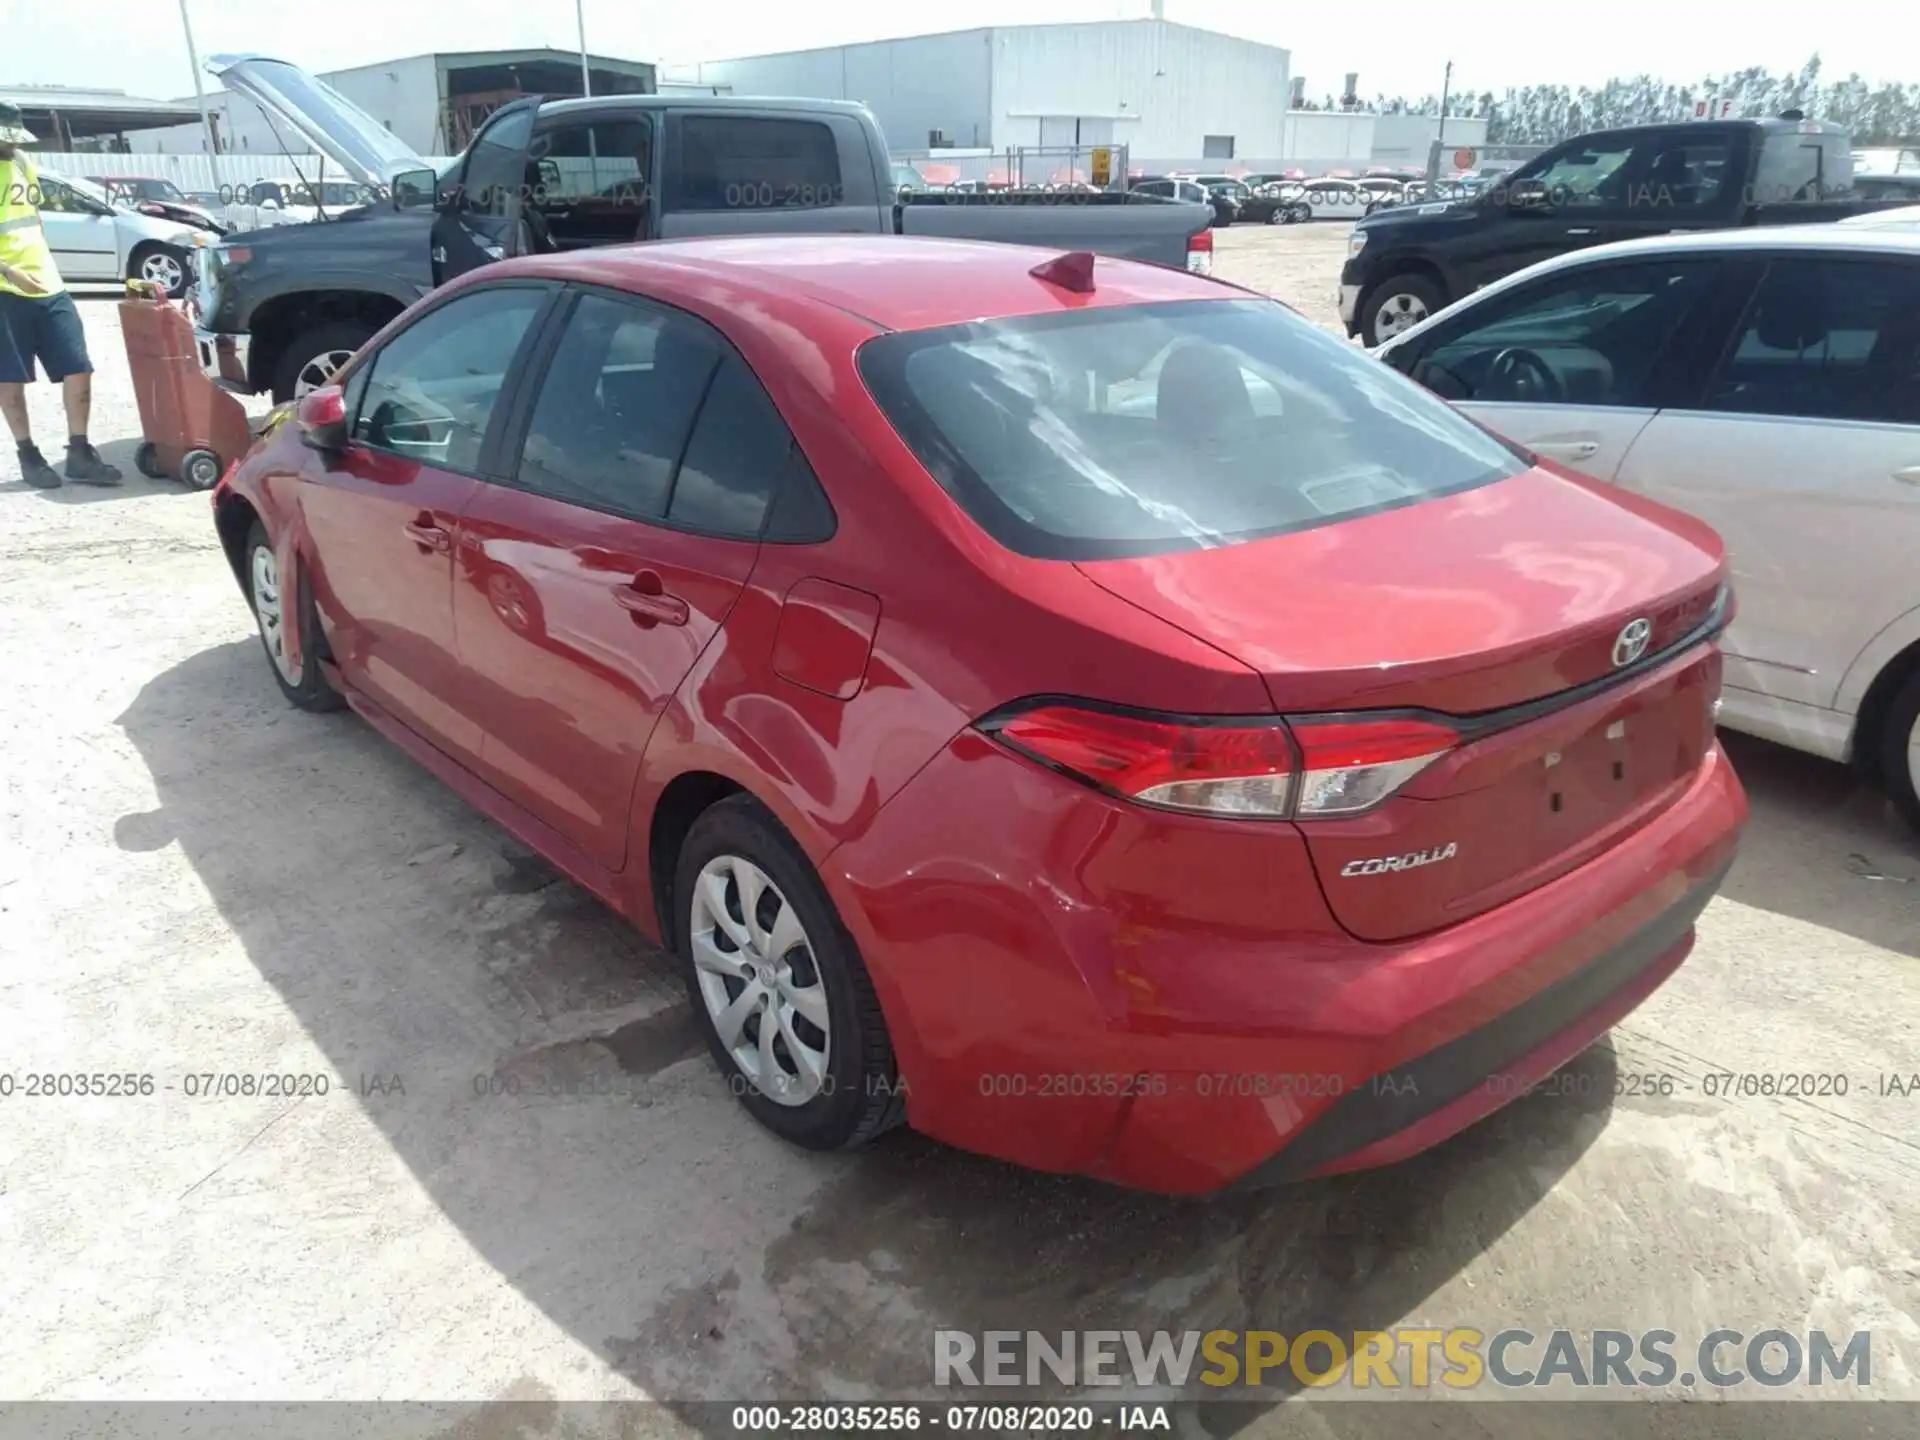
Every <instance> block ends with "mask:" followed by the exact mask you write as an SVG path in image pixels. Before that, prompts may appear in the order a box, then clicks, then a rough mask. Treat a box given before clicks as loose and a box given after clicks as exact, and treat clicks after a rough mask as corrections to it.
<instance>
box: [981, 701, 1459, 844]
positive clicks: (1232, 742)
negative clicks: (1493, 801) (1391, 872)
mask: <svg viewBox="0 0 1920 1440" xmlns="http://www.w3.org/2000/svg"><path fill="white" fill-rule="evenodd" d="M981 728H982V729H983V730H984V731H986V733H988V734H990V735H992V736H993V737H994V738H995V739H997V740H999V741H1000V743H1002V744H1003V745H1006V746H1007V747H1008V748H1010V749H1012V750H1015V751H1018V752H1019V753H1021V754H1023V755H1026V756H1027V757H1028V758H1030V759H1034V760H1038V761H1039V762H1041V763H1042V764H1044V765H1047V766H1049V767H1051V768H1053V769H1056V770H1060V771H1063V772H1065V773H1067V774H1069V775H1072V776H1074V777H1075V778H1077V779H1079V780H1082V781H1084V782H1086V783H1088V784H1090V785H1094V786H1097V787H1098V788H1100V789H1102V790H1105V791H1107V792H1109V793H1111V794H1115V795H1118V796H1121V797H1122V798H1124V799H1127V800H1132V801H1135V802H1136V803H1138V804H1142V805H1152V806H1156V807H1158V808H1160V809H1165V810H1183V811H1188V812H1191V813H1196V814H1203V815H1218V816H1223V817H1227V818H1234V819H1243V820H1288V819H1300V820H1311V819H1316V818H1324V817H1328V816H1336V815H1356V814H1359V813H1360V812H1361V811H1363V810H1368V809H1371V808H1372V807H1374V806H1375V805H1378V804H1379V803H1380V802H1381V801H1383V800H1385V799H1386V798H1387V797H1388V796H1390V795H1392V794H1393V793H1394V791H1396V790H1398V789H1399V788H1400V787H1401V786H1402V785H1404V784H1405V783H1406V782H1407V781H1408V780H1410V779H1412V778H1413V777H1414V776H1415V775H1417V774H1418V773H1419V772H1420V771H1421V770H1424V769H1425V768H1426V767H1427V766H1428V765H1430V764H1432V763H1433V762H1434V761H1435V760H1437V759H1439V758H1440V757H1441V756H1442V755H1444V754H1445V753H1446V752H1447V751H1448V750H1449V749H1451V748H1452V747H1453V746H1454V745H1456V744H1457V743H1458V742H1459V735H1458V734H1457V733H1456V732H1455V731H1453V730H1451V729H1449V728H1448V727H1447V726H1445V725H1441V724H1437V723H1433V722H1428V721H1423V720H1407V719H1399V718H1389V719H1380V720H1366V719H1350V718H1339V719H1326V720H1322V719H1317V718H1314V717H1311V716H1309V717H1302V718H1298V719H1293V720H1290V721H1283V720H1281V719H1280V718H1279V717H1277V716H1276V717H1274V718H1272V719H1259V718H1249V719H1244V720H1239V719H1235V720H1214V719H1157V718H1155V719H1149V718H1146V717H1142V716H1135V715H1118V714H1112V713H1110V712H1107V711H1101V710H1088V709H1082V708H1081V707H1079V706H1075V705H1044V706H1040V707H1038V708H1036V709H1033V710H1026V711H1022V712H1020V713H1018V714H1015V715H1012V716H1009V717H1007V718H1005V719H997V720H987V721H984V722H982V724H981Z"/></svg>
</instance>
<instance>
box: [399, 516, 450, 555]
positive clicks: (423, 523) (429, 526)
mask: <svg viewBox="0 0 1920 1440" xmlns="http://www.w3.org/2000/svg"><path fill="white" fill-rule="evenodd" d="M400 528H401V529H402V530H404V531H406V532H407V538H408V539H409V540H411V541H413V543H414V544H416V545H418V546H419V547H420V553H421V554H423V555H424V554H426V553H427V552H428V551H430V550H431V551H436V552H438V553H439V554H442V555H450V554H452V553H453V536H451V535H449V534H448V533H447V532H446V531H445V530H443V529H441V528H440V527H439V526H438V525H436V524H434V523H433V517H432V516H431V515H427V514H422V515H421V516H420V517H419V518H418V519H416V520H409V521H408V522H407V523H406V524H405V525H402V526H401V527H400Z"/></svg>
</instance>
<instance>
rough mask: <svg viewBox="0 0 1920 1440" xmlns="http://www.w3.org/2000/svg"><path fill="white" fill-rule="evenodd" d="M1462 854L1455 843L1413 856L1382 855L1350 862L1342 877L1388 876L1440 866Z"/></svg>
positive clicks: (1438, 846)
mask: <svg viewBox="0 0 1920 1440" xmlns="http://www.w3.org/2000/svg"><path fill="white" fill-rule="evenodd" d="M1459 853H1460V846H1459V845H1458V844H1457V843H1454V842H1451V841H1450V842H1448V843H1447V844H1445V845H1436V846H1434V847H1433V848H1432V849H1431V850H1416V851H1414V852H1413V853H1412V854H1411V855H1381V856H1378V857H1376V858H1375V859H1372V860H1349V861H1348V862H1347V863H1346V864H1345V865H1342V866H1341V867H1340V873H1341V874H1342V875H1388V874H1391V873H1393V872H1394V871H1396V870H1418V869H1419V868H1420V867H1421V866H1422V865H1438V864H1439V863H1440V862H1441V861H1442V860H1451V859H1453V857H1454V856H1456V855H1458V854H1459Z"/></svg>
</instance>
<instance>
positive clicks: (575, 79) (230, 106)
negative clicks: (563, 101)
mask: <svg viewBox="0 0 1920 1440" xmlns="http://www.w3.org/2000/svg"><path fill="white" fill-rule="evenodd" d="M588 74H589V75H590V76H591V78H592V82H593V93H594V94H596V95H649V94H652V93H653V91H654V89H655V85H654V67H653V66H652V65H650V64H648V63H646V62H645V61H640V60H615V59H612V58H610V57H608V56H604V55H590V56H588ZM320 78H321V79H322V80H324V81H326V82H327V83H328V84H329V85H331V86H333V88H334V89H335V90H338V91H339V92H340V93H341V94H342V95H344V96H346V97H347V99H349V100H351V101H353V103H354V104H356V105H358V106H359V107H360V108H361V109H362V110H365V111H366V112H367V113H368V114H369V115H371V116H373V117H374V119H376V120H378V121H379V122H380V123H381V124H382V125H384V126H386V127H387V129H389V130H391V131H392V132H393V133H394V134H395V135H397V136H399V137H400V139H401V140H402V141H404V142H405V143H406V145H407V146H408V148H410V149H411V150H413V151H414V153H415V154H419V155H454V154H458V153H459V152H460V151H461V150H464V149H465V148H466V146H467V142H468V141H469V140H471V139H472V138H473V133H474V131H475V130H476V129H477V128H478V127H479V125H480V123H481V122H482V121H483V120H484V119H485V118H486V117H487V116H488V115H490V114H492V113H493V111H494V110H496V109H498V108H499V107H500V106H502V105H504V104H506V103H507V102H508V101H510V100H517V99H519V98H521V97H522V96H525V95H551V96H555V97H556V98H558V97H565V96H569V95H578V94H580V93H581V79H580V56H579V53H578V52H577V51H568V50H547V49H537V50H480V51H458V52H443V53H440V54H435V55H409V56H407V57H405V58H404V59H400V60H383V61H381V62H379V63H378V64H374V65H356V66H354V67H353V68H352V69H350V70H333V71H329V72H327V73H326V74H323V75H321V76H320ZM182 103H183V104H185V105H188V106H191V105H192V104H193V99H192V97H188V98H187V99H186V100H185V101H184V102H182ZM207 106H208V109H209V110H210V111H211V112H212V115H213V121H214V128H215V129H216V130H217V131H218V132H219V135H220V149H221V152H222V153H223V154H229V155H255V154H257V155H275V154H278V153H279V152H280V150H281V143H282V141H283V140H284V141H285V142H286V143H287V144H288V145H289V146H291V147H293V148H294V149H296V150H298V149H303V148H305V147H304V142H302V141H300V140H299V138H298V137H297V136H291V135H288V136H281V135H277V134H276V133H275V129H274V126H273V124H272V123H270V122H269V121H268V120H267V118H266V117H265V116H263V115H262V114H261V113H260V107H259V106H257V105H255V104H254V103H253V102H252V101H251V100H248V99H246V98H244V97H242V96H237V95H229V94H227V93H226V92H225V91H222V90H215V91H211V92H209V93H208V95H207ZM282 128H284V127H282ZM133 144H134V148H135V149H136V150H144V151H147V152H149V153H155V152H157V153H162V154H181V155H200V154H204V153H205V152H206V141H205V136H204V134H203V132H202V130H201V128H200V127H199V125H197V124H194V125H181V126H176V127H174V128H172V129H168V130H148V131H145V132H143V133H142V134H140V135H137V136H135V137H133Z"/></svg>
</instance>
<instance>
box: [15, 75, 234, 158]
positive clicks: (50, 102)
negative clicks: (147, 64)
mask: <svg viewBox="0 0 1920 1440" xmlns="http://www.w3.org/2000/svg"><path fill="white" fill-rule="evenodd" d="M0 100H6V101H11V102H12V103H13V104H15V105H18V106H19V107H20V110H21V112H22V114H23V115H24V117H25V119H26V122H27V128H28V129H29V130H31V131H33V133H34V134H35V135H36V136H38V137H39V143H38V144H37V145H36V146H35V147H34V148H35V149H36V150H72V149H74V148H76V146H77V147H78V148H81V149H86V150H124V149H126V148H127V139H128V135H127V132H129V131H136V132H137V131H141V130H151V129H153V128H154V127H156V126H162V125H177V124H179V123H180V122H181V121H183V120H195V119H197V118H198V117H199V112H198V111H196V110H195V109H194V106H193V101H191V100H188V101H187V102H186V103H185V104H184V105H183V104H181V103H179V102H177V101H171V100H148V99H146V98H145V97H143V96H139V95H129V94H127V92H126V91H124V90H90V89H86V88H83V87H80V86H72V85H0Z"/></svg>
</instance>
